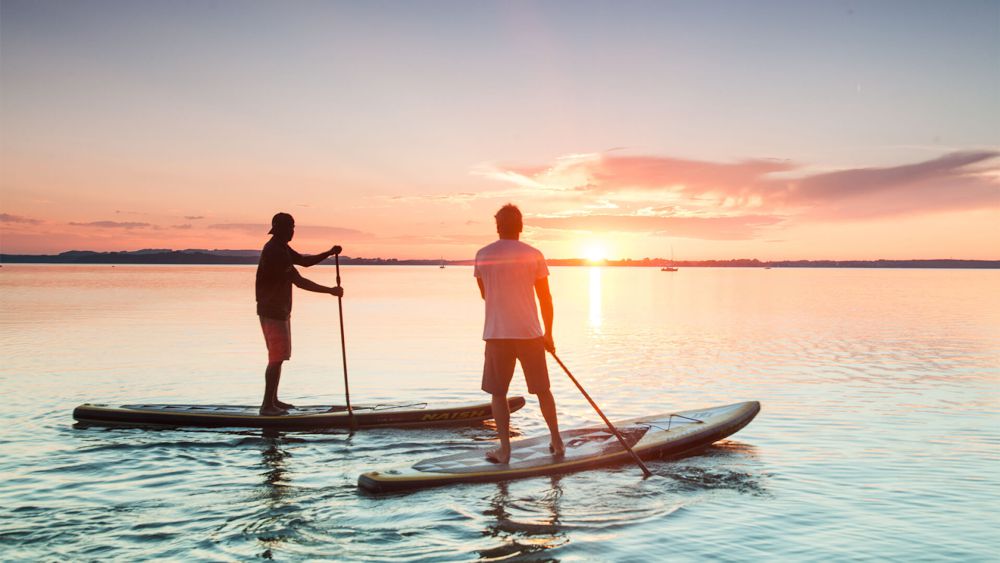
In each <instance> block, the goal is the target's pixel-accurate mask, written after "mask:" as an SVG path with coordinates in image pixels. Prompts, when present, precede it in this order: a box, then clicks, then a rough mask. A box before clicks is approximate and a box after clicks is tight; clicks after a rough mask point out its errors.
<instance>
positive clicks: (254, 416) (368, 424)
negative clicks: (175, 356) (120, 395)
mask: <svg viewBox="0 0 1000 563" xmlns="http://www.w3.org/2000/svg"><path fill="white" fill-rule="evenodd" d="M507 402H508V404H509V405H510V410H511V411H516V410H517V409H520V408H521V407H523V406H524V397H511V398H509V399H508V400H507ZM352 407H353V411H354V420H355V424H356V427H357V428H380V427H427V426H446V425H457V424H468V423H472V422H479V421H483V420H487V419H490V418H493V409H492V407H491V405H490V403H479V404H470V405H454V406H442V407H440V408H429V407H428V406H427V405H426V403H411V404H378V405H352ZM259 408H260V407H256V406H233V405H149V404H144V405H121V406H110V405H97V404H90V403H87V404H84V405H80V406H78V407H76V408H75V409H74V410H73V418H75V419H76V420H77V421H79V422H81V423H85V424H92V425H100V426H108V425H114V426H119V425H126V426H147V425H156V426H173V427H181V426H191V427H203V428H204V427H214V428H220V427H236V428H241V427H242V428H278V429H297V428H298V429H303V428H349V427H350V420H349V417H348V415H347V407H343V406H335V407H330V406H306V407H296V408H293V409H291V410H290V411H289V412H288V414H287V415H282V416H261V415H260V414H259V413H258V410H259Z"/></svg>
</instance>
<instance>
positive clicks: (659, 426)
mask: <svg viewBox="0 0 1000 563" xmlns="http://www.w3.org/2000/svg"><path fill="white" fill-rule="evenodd" d="M758 412H760V403H758V402H757V401H750V402H746V403H736V404H732V405H725V406H719V407H711V408H704V409H697V410H689V411H678V412H675V413H663V414H656V415H651V416H643V417H639V418H632V419H629V420H623V421H620V422H615V423H614V425H615V427H616V428H618V430H619V432H621V434H622V436H623V437H624V438H625V441H626V442H627V443H628V444H629V446H630V447H631V448H632V450H633V451H635V453H636V454H638V455H639V456H640V457H643V458H653V457H661V456H665V455H681V454H684V453H688V452H692V451H696V450H698V449H701V448H704V447H705V446H708V445H710V444H712V443H713V442H716V441H718V440H721V439H723V438H725V437H727V436H729V435H731V434H734V433H735V432H737V431H739V430H740V429H741V428H743V427H744V426H746V425H747V424H749V423H750V421H751V420H753V419H754V417H755V416H757V413H758ZM560 435H561V436H562V439H563V443H564V444H565V446H566V454H565V455H564V456H554V455H552V453H551V452H549V437H548V436H547V435H546V436H542V437H538V438H531V439H528V440H521V441H517V442H514V443H513V444H512V448H511V457H510V463H506V464H497V463H490V462H489V461H487V460H486V458H485V453H486V450H474V451H469V452H464V453H459V454H454V455H450V456H445V457H438V458H432V459H426V460H424V461H421V462H418V463H416V464H413V465H410V466H405V467H400V468H396V469H389V470H384V471H371V472H369V473H365V474H363V475H361V476H360V477H359V478H358V486H359V487H361V488H362V489H365V490H367V491H371V492H387V491H400V490H406V489H418V488H424V487H436V486H440V485H449V484H453V483H469V482H486V481H507V480H511V479H521V478H524V477H534V476H538V475H553V474H558V473H569V472H573V471H581V470H584V469H593V468H596V467H602V466H606V465H611V464H616V463H623V462H629V461H630V460H631V457H630V456H629V453H628V452H627V451H626V450H625V448H623V447H622V446H621V444H620V443H619V442H618V440H617V439H616V438H615V436H614V434H612V433H611V431H610V430H608V428H607V427H606V426H603V425H601V426H593V427H589V428H580V429H576V430H566V431H564V432H561V433H560Z"/></svg>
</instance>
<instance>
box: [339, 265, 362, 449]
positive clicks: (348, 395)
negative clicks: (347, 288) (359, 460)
mask: <svg viewBox="0 0 1000 563" xmlns="http://www.w3.org/2000/svg"><path fill="white" fill-rule="evenodd" d="M333 262H334V264H336V266H337V287H340V253H339V252H338V253H336V254H334V255H333ZM337 312H338V313H339V314H340V355H341V357H342V358H343V359H344V399H345V400H346V401H347V419H348V420H349V421H350V424H351V432H353V431H355V430H357V429H358V427H357V422H356V421H355V420H354V411H353V410H352V409H351V390H350V388H349V387H348V386H347V345H346V344H345V343H344V296H343V294H341V295H338V296H337Z"/></svg>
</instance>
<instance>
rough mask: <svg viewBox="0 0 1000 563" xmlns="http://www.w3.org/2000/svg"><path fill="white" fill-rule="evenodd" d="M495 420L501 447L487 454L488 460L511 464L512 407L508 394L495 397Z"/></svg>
mask: <svg viewBox="0 0 1000 563" xmlns="http://www.w3.org/2000/svg"><path fill="white" fill-rule="evenodd" d="M493 420H494V421H496V424H497V435H498V436H499V437H500V447H499V448H496V449H493V450H490V451H488V452H486V459H488V460H490V461H492V462H494V463H509V462H510V405H509V404H507V394H506V393H504V394H500V393H496V394H494V395H493Z"/></svg>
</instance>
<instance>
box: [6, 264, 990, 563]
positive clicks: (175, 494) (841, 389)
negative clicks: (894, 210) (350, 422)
mask: <svg viewBox="0 0 1000 563" xmlns="http://www.w3.org/2000/svg"><path fill="white" fill-rule="evenodd" d="M308 272H309V274H308V275H309V277H311V278H312V279H314V280H316V281H319V282H320V283H327V284H332V282H333V278H334V271H333V269H332V268H325V267H317V268H312V269H310V270H309V271H308ZM342 274H343V279H344V285H345V286H346V288H347V296H346V298H345V312H344V317H345V321H346V328H347V342H348V361H349V367H350V370H351V371H350V375H351V392H352V398H353V399H354V401H355V402H373V401H432V402H435V403H443V402H469V401H481V400H485V398H486V396H485V395H484V394H482V393H481V392H479V391H478V383H479V374H480V370H481V358H482V343H481V341H480V340H479V335H480V331H481V322H482V309H481V308H482V305H481V301H480V299H479V295H478V291H477V289H476V286H475V282H474V280H473V278H472V272H471V269H470V268H462V267H449V268H446V269H444V270H441V269H439V268H436V267H433V268H421V267H348V268H344V269H343V272H342ZM551 284H552V288H553V294H554V297H555V306H556V328H555V333H556V345H557V347H558V349H559V352H560V356H561V357H562V359H563V360H564V361H565V362H566V363H567V365H568V366H569V367H570V368H571V369H573V370H574V374H575V375H576V376H577V377H578V378H579V379H580V380H581V382H582V383H583V384H584V385H585V386H586V387H587V388H588V391H590V393H591V394H592V395H593V396H594V398H595V399H596V400H597V401H598V403H599V404H600V405H601V406H602V407H603V408H604V410H605V412H606V413H607V414H608V415H609V416H610V417H612V418H624V417H628V416H634V415H640V414H649V413H653V412H663V411H670V410H673V409H682V408H694V407H702V406H709V405H715V404H720V403H728V402H735V401H743V400H750V399H756V400H760V401H761V402H762V404H763V410H762V412H761V414H760V415H759V416H758V418H757V419H756V420H755V421H754V422H753V423H752V424H751V425H750V426H748V427H747V428H745V429H744V430H743V431H741V432H740V433H739V434H737V435H735V436H733V437H732V439H730V440H729V441H726V442H723V443H720V444H718V445H716V446H715V447H712V448H711V449H709V450H708V451H706V452H705V453H703V454H702V455H698V456H695V457H688V458H685V459H679V460H661V461H655V462H652V463H650V469H652V470H653V472H654V473H655V476H654V477H652V478H650V479H646V480H643V479H641V475H640V473H639V471H638V470H637V469H635V468H634V467H629V466H621V467H616V468H611V469H607V470H602V471H591V472H586V473H578V474H572V475H564V476H560V477H552V478H536V479H528V480H523V481H516V482H511V483H507V484H478V485H463V486H456V487H451V488H444V489H433V490H427V491H420V492H415V493H411V494H405V495H393V496H370V495H366V494H363V493H361V492H359V491H358V490H357V488H356V486H355V483H356V479H357V476H358V474H359V473H361V472H363V471H366V470H369V469H373V468H381V467H386V466H392V465H397V464H401V463H407V462H413V461H416V460H419V459H422V458H425V457H430V456H436V455H441V454H444V453H450V452H454V451H458V450H459V449H462V448H483V447H486V446H487V444H488V440H490V439H491V437H492V433H491V431H490V429H489V427H488V426H485V425H484V426H476V427H468V428H462V429H450V430H448V429H442V430H408V431H402V430H374V431H363V432H360V433H357V434H355V435H353V436H350V435H348V434H346V433H342V432H332V433H325V434H324V433H285V434H281V435H279V436H277V437H267V436H263V435H261V433H260V432H255V431H192V430H160V431H147V430H135V429H129V430H125V429H116V430H101V429H78V428H74V427H73V424H72V419H71V416H70V414H71V411H72V409H73V407H74V406H76V405H77V404H79V403H82V402H88V401H102V402H104V401H106V402H122V403H125V402H139V401H160V402H205V403H208V402H215V403H220V402H224V403H244V404H254V403H257V402H259V393H260V391H261V388H262V385H263V369H264V363H265V352H264V348H263V341H262V337H261V335H260V329H259V326H258V324H257V320H256V317H255V316H254V305H253V267H242V266H241V267H227V266H218V267H188V266H184V267H177V266H118V267H115V268H112V267H109V266H95V267H89V266H88V267H84V266H71V267H70V266H21V265H8V264H5V265H4V266H3V268H2V269H0V358H2V360H0V361H2V365H0V367H2V371H0V391H2V394H3V397H4V399H5V403H6V404H5V407H6V408H5V409H4V410H3V414H0V428H2V430H0V432H2V434H0V482H2V485H0V548H2V550H3V551H2V552H0V559H3V560H37V559H40V558H42V559H45V558H48V559H60V558H67V557H68V558H72V559H77V560H80V559H97V558H101V559H105V558H111V559H118V560H131V559H139V558H142V559H152V558H159V559H170V558H173V559H180V558H197V559H209V560H246V559H251V558H255V557H273V558H274V559H278V560H296V559H313V560H314V559H341V560H342V559H348V560H394V561H395V560H400V559H404V560H405V559H440V560H470V559H472V560H475V559H485V560H492V559H505V558H520V559H530V560H615V561H648V560H651V559H667V558H669V559H672V560H691V561H694V560H704V559H706V558H711V559H717V560H749V559H759V558H769V559H779V558H780V559H794V560H823V561H826V560H830V559H838V560H843V559H868V558H879V559H881V558H893V559H898V560H943V559H961V560H994V561H995V560H997V559H998V546H1000V532H998V531H997V530H998V528H1000V517H998V511H997V506H1000V478H998V477H997V475H998V467H1000V464H998V461H1000V397H998V391H1000V272H998V271H947V270H778V269H775V270H762V269H754V270H737V269H684V270H682V271H680V272H677V273H667V272H660V271H659V270H657V269H601V268H594V269H588V268H553V269H552V278H551ZM293 335H294V337H293V340H294V350H293V359H292V361H291V362H290V363H289V364H287V366H286V370H285V375H284V378H283V382H282V391H283V393H282V398H284V399H286V400H293V401H298V402H300V403H303V404H306V403H324V402H330V403H336V402H340V401H341V399H342V392H343V388H342V374H341V371H340V346H339V344H340V343H339V332H338V328H337V306H336V300H335V299H333V298H331V297H329V296H323V295H314V294H306V293H305V292H301V291H299V292H298V293H297V294H296V303H295V311H294V313H293ZM550 367H555V368H556V369H558V366H554V365H551V366H550ZM553 381H554V390H555V396H556V400H557V404H558V406H559V410H560V413H561V414H560V416H561V420H562V423H563V426H564V427H567V428H569V427H573V426H578V425H582V424H588V423H593V422H594V421H595V420H597V418H596V415H595V414H594V413H593V412H592V411H591V409H590V407H589V406H588V405H587V404H586V402H585V401H584V399H583V398H582V397H581V396H580V395H579V393H578V392H577V391H576V390H575V388H573V387H572V384H571V383H570V382H569V381H568V380H567V379H566V378H565V377H563V376H561V375H559V374H557V373H556V372H553ZM513 391H514V392H518V393H523V392H524V383H523V380H521V379H520V375H518V376H517V377H516V378H515V384H514V385H513ZM513 423H514V427H515V429H516V431H517V432H518V433H520V435H522V436H530V435H537V434H539V433H542V432H544V423H543V421H542V419H541V416H540V415H539V413H538V409H537V403H535V402H534V401H533V400H529V403H528V406H527V407H526V408H525V409H523V410H522V411H520V412H518V413H515V414H514V418H513Z"/></svg>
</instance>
